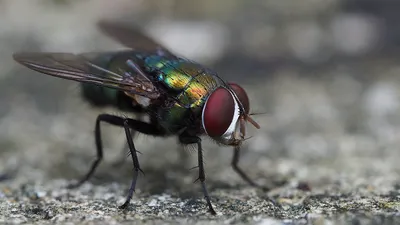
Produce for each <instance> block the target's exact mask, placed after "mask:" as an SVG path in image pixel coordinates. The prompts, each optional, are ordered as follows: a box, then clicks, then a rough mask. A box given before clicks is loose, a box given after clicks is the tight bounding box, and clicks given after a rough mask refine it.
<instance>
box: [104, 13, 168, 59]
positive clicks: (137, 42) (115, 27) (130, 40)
mask: <svg viewBox="0 0 400 225" xmlns="http://www.w3.org/2000/svg"><path fill="white" fill-rule="evenodd" d="M97 27H98V28H99V29H100V31H102V32H103V33H104V34H106V35H108V36H109V37H111V38H113V39H114V40H116V41H118V42H119V43H121V44H122V45H124V46H126V47H128V48H131V49H135V50H138V51H148V52H157V53H158V54H162V55H168V56H174V54H173V53H171V52H170V51H169V50H168V49H167V48H166V47H164V46H162V45H161V44H160V43H158V42H157V41H155V40H154V39H152V38H150V37H149V36H147V35H145V34H144V33H143V32H142V31H140V30H139V29H137V28H131V27H128V26H127V25H123V24H119V23H116V22H111V21H106V20H101V21H99V22H98V23H97Z"/></svg>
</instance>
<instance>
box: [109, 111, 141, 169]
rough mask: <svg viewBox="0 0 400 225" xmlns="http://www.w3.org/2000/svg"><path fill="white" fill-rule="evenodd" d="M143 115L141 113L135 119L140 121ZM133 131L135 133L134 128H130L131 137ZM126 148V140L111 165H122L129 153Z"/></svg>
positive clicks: (127, 144)
mask: <svg viewBox="0 0 400 225" xmlns="http://www.w3.org/2000/svg"><path fill="white" fill-rule="evenodd" d="M143 117H144V116H143V115H139V117H138V118H137V119H138V120H140V121H142V119H143ZM135 133H136V131H135V130H131V134H132V138H134V135H135ZM126 149H129V143H128V142H125V145H124V148H123V149H122V150H121V152H120V155H119V156H118V159H117V160H115V162H113V163H112V166H114V167H120V166H122V165H123V163H124V162H125V160H126V158H127V157H128V156H129V155H130V154H131V153H130V150H129V151H128V152H126Z"/></svg>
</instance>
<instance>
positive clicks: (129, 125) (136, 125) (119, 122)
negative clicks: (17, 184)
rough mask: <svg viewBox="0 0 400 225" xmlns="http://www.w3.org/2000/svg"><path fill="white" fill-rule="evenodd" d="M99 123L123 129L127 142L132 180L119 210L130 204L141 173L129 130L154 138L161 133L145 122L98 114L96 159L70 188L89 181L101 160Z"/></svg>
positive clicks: (101, 149) (101, 148) (161, 133)
mask: <svg viewBox="0 0 400 225" xmlns="http://www.w3.org/2000/svg"><path fill="white" fill-rule="evenodd" d="M100 122H106V123H109V124H112V125H115V126H119V127H124V129H125V134H126V138H127V141H128V146H129V150H130V154H131V156H132V161H133V167H134V174H133V179H132V183H131V186H130V189H129V193H128V196H127V199H126V201H125V203H124V204H123V205H121V206H120V208H126V206H128V204H129V202H130V199H131V198H132V195H133V192H134V191H135V186H136V181H137V176H138V173H139V171H142V170H141V169H140V165H139V160H138V158H137V153H136V148H135V146H134V143H133V141H132V134H131V132H130V129H132V130H135V131H137V132H140V133H143V134H148V135H155V136H158V135H163V131H160V130H159V129H158V128H157V127H156V126H155V125H152V124H149V123H146V122H142V121H139V120H134V119H129V118H123V117H119V116H114V115H109V114H100V115H99V116H98V117H97V120H96V128H95V140H96V147H97V158H96V159H95V161H94V162H93V163H92V166H91V167H90V170H89V171H88V172H87V173H86V175H85V176H84V177H83V178H82V179H80V180H79V181H78V182H77V183H76V184H73V185H70V186H69V187H70V188H74V187H78V186H80V185H81V184H83V183H84V182H86V181H87V180H88V179H90V177H91V176H92V175H93V173H94V171H95V170H96V168H97V166H98V165H99V163H100V161H101V159H102V158H103V146H102V142H101V132H100Z"/></svg>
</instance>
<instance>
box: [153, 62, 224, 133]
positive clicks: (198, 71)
mask: <svg viewBox="0 0 400 225" xmlns="http://www.w3.org/2000/svg"><path fill="white" fill-rule="evenodd" d="M145 64H146V68H147V69H148V70H149V71H152V72H155V73H156V76H157V80H158V81H159V82H161V83H162V84H163V85H164V86H165V87H167V89H169V90H170V92H171V94H172V95H173V96H174V97H175V99H176V103H174V104H173V105H172V106H171V107H170V108H169V111H168V113H166V114H165V115H163V118H162V120H163V121H165V122H166V123H168V124H169V125H170V129H172V130H175V129H173V128H179V127H180V126H179V125H180V123H182V122H183V121H182V118H183V117H184V115H185V114H186V113H188V112H189V111H191V112H192V113H195V114H199V113H201V109H202V106H203V105H204V103H205V100H206V98H207V96H208V95H209V94H210V93H211V92H212V91H213V90H214V89H215V88H216V87H217V86H218V81H217V80H216V77H215V76H214V75H213V74H212V73H211V72H209V70H207V69H206V68H204V67H202V66H200V65H198V64H196V63H193V62H190V61H187V60H185V59H177V60H167V59H165V58H162V57H160V56H150V57H147V58H146V59H145Z"/></svg>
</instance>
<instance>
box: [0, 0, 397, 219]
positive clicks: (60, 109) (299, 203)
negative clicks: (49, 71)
mask: <svg viewBox="0 0 400 225" xmlns="http://www.w3.org/2000/svg"><path fill="white" fill-rule="evenodd" d="M65 2H68V1H57V5H56V6H52V5H51V4H50V3H46V4H45V3H43V2H41V1H32V2H30V3H29V4H28V3H27V2H26V1H19V0H15V1H14V0H6V1H1V2H0V12H1V9H3V10H4V13H1V14H0V30H1V32H0V50H1V51H0V59H1V60H0V67H1V68H2V70H1V72H0V76H1V79H2V80H1V81H0V85H1V88H0V90H1V91H0V103H1V105H2V107H0V223H1V224H22V223H24V224H132V223H134V224H258V225H275V224H321V225H322V224H357V225H358V224H400V213H399V210H400V176H399V174H400V163H399V159H400V151H399V146H400V78H399V76H398V73H399V71H400V67H399V65H400V64H399V63H398V60H397V59H396V57H393V55H392V53H390V54H389V53H385V51H384V50H385V49H391V48H390V47H388V46H390V42H384V43H383V44H382V43H380V44H381V45H379V43H378V44H376V43H375V42H373V41H372V42H371V40H375V39H374V38H376V37H377V36H379V34H380V33H379V32H378V31H379V29H377V28H380V26H379V20H375V19H373V18H372V16H370V17H368V16H367V17H365V16H363V15H358V14H354V15H353V14H351V15H350V13H349V11H347V13H349V14H347V15H343V14H342V11H346V10H345V9H343V8H341V7H344V6H341V4H339V1H335V0H329V1H304V3H299V2H298V1H279V0H277V1H260V2H259V3H257V4H256V3H248V4H245V3H244V2H248V1H239V0H237V1H231V3H229V4H228V3H227V4H226V5H223V4H217V3H215V4H214V3H213V1H204V4H203V3H201V2H198V1H196V3H195V2H192V3H193V6H191V7H192V8H191V7H190V6H189V5H190V4H189V5H187V4H186V3H185V4H183V3H182V4H178V3H177V2H178V1H169V2H170V3H171V4H167V3H165V4H163V5H162V6H160V5H157V4H156V1H147V2H146V3H144V2H142V1H125V0H119V1H116V2H118V3H115V4H114V3H113V4H109V1H106V0H104V1H100V0H96V1H94V0H93V1H85V2H79V3H78V2H74V3H71V5H68V4H66V3H65ZM166 2H167V1H166ZM283 2H284V3H283ZM352 2H353V3H352V4H353V5H352V7H353V9H354V7H355V8H356V9H357V7H358V6H357V4H356V3H355V2H357V1H352ZM383 2H386V1H383ZM26 4H28V5H26ZM65 4H66V5H65ZM258 4H259V5H258ZM365 4H366V5H368V4H372V3H371V1H366V3H365ZM49 5H50V6H49ZM305 5H306V6H305ZM350 5H351V4H350ZM361 5H362V4H361ZM339 6H340V7H339ZM350 8H351V7H350ZM360 8H362V7H360ZM366 8H367V9H371V7H369V8H368V7H366ZM389 8H390V7H389ZM167 9H168V10H167ZM195 9H197V10H195ZM262 9H268V13H267V14H265V13H264V11H263V10H262ZM383 9H387V8H385V7H383V3H382V10H383ZM152 10H153V12H160V13H161V14H157V13H153V14H149V12H152ZM257 10H259V11H257ZM372 11H373V10H372ZM383 11H384V10H383ZM17 12H19V13H17ZM172 12H174V13H176V15H179V16H180V17H179V16H176V18H175V20H177V21H186V20H187V21H189V20H190V19H193V18H194V19H197V20H199V21H200V22H199V23H193V24H191V25H190V24H189V25H190V26H189V27H187V26H186V25H187V24H186V25H185V24H180V23H178V24H176V23H173V22H171V21H169V22H168V20H167V19H165V18H174V17H173V16H172V15H173V14H172ZM257 12H258V14H257ZM290 12H292V13H290ZM294 12H295V13H294ZM24 13H25V14H24ZM124 13H125V14H127V15H126V16H122V15H123V14H124ZM20 14H24V15H25V17H24V18H23V19H22V18H21V17H20V16H17V15H20ZM115 15H118V17H122V18H125V19H124V20H125V21H127V20H131V21H133V20H134V19H135V20H137V21H139V22H138V23H140V21H143V24H144V25H143V26H145V27H146V21H148V19H149V17H150V15H154V18H158V19H159V21H163V22H164V23H162V26H161V27H162V28H163V29H166V30H174V31H180V32H181V33H179V34H180V35H181V36H182V37H187V38H188V39H190V40H192V39H191V37H193V38H195V36H190V35H189V36H185V35H188V34H187V33H188V30H187V29H189V30H190V29H191V27H195V28H196V29H192V30H191V31H193V32H197V31H199V30H201V31H204V32H203V33H207V35H209V36H201V37H202V38H200V39H199V41H203V42H204V43H202V45H201V46H205V47H204V48H203V49H200V50H202V51H201V53H200V50H199V49H195V48H190V46H191V45H185V44H186V43H183V42H182V43H179V42H177V41H175V42H174V40H176V38H179V37H180V36H179V35H178V36H176V38H170V37H174V36H168V38H166V39H165V40H166V42H167V43H168V42H169V43H171V45H173V46H174V45H175V46H176V48H177V51H178V52H180V48H181V49H182V48H184V49H183V50H185V51H186V52H187V53H188V54H189V55H191V56H193V57H194V58H196V57H197V59H201V61H202V62H203V61H204V62H206V63H207V64H208V65H210V66H212V67H213V68H216V69H217V71H219V72H220V73H221V76H222V77H224V78H226V79H229V80H235V81H237V82H240V83H241V84H242V85H243V87H244V88H245V89H246V90H248V94H249V96H250V99H251V107H252V109H253V110H254V112H265V113H266V114H264V115H258V116H255V120H256V121H257V122H258V123H259V124H260V125H261V129H260V130H255V129H254V128H251V126H249V128H248V130H249V132H250V134H249V135H253V138H251V139H249V140H248V141H247V142H246V144H245V145H244V146H243V151H242V157H241V162H240V166H241V167H242V168H243V170H245V171H246V172H247V173H248V174H249V176H251V177H252V178H254V180H255V181H256V182H258V183H260V184H262V185H265V186H268V187H270V188H271V190H270V191H269V192H264V191H262V190H258V189H256V188H252V187H250V186H249V185H247V184H246V183H245V182H243V181H242V180H241V179H240V178H239V176H238V175H237V174H236V173H235V172H234V171H233V170H232V168H231V167H230V160H231V157H232V150H231V149H230V148H222V147H218V146H216V145H214V144H213V143H212V142H211V141H209V140H207V139H204V146H203V147H204V154H205V163H206V165H205V167H206V176H207V181H206V182H207V187H208V189H209V192H210V195H211V198H212V202H213V205H214V207H215V209H216V211H217V213H218V215H216V216H211V215H209V214H208V213H207V209H206V205H205V201H204V199H203V195H202V192H201V188H200V185H199V184H198V183H193V182H194V180H195V179H196V178H197V170H196V169H192V170H190V168H192V167H194V166H196V162H197V158H196V156H197V154H196V152H195V149H194V148H193V147H191V148H189V149H187V150H185V151H182V149H181V148H180V147H178V146H177V145H176V139H175V138H168V139H166V140H164V139H160V138H152V137H147V136H144V135H138V136H137V137H135V141H136V142H135V144H136V146H137V148H138V150H139V151H140V152H141V153H142V154H139V159H140V163H141V166H142V169H143V170H144V172H145V175H144V176H143V175H140V176H139V180H138V185H137V191H136V193H135V194H134V197H133V199H132V202H131V205H130V206H129V208H128V209H127V210H125V211H121V210H119V209H118V208H117V207H118V206H119V205H120V204H122V203H123V201H124V199H125V196H126V194H127V191H128V188H129V184H130V182H131V176H132V173H131V172H132V163H131V161H130V160H129V158H126V160H125V161H123V162H119V161H118V160H119V159H120V157H121V156H123V154H126V152H127V149H126V148H125V135H124V133H123V130H122V129H119V128H115V127H112V126H108V125H104V126H103V138H104V148H105V149H104V150H105V155H104V160H103V161H102V163H101V164H100V166H99V168H98V170H97V172H96V173H95V176H94V177H93V178H92V179H91V180H90V181H89V182H88V183H86V184H84V185H83V186H81V187H80V188H78V189H74V190H69V189H66V185H67V184H69V183H71V182H73V181H75V180H76V179H78V178H80V177H81V176H82V175H83V174H84V173H85V172H86V171H87V170H88V169H89V166H90V163H91V162H92V160H93V159H94V155H95V150H94V149H95V147H94V138H93V129H94V122H95V119H96V115H97V114H99V113H101V112H108V113H113V114H117V115H121V113H120V112H116V111H115V110H113V109H110V108H107V109H93V108H91V107H90V106H89V105H88V104H86V103H85V102H83V101H82V99H81V98H80V97H79V94H80V92H79V85H78V84H77V83H75V82H70V81H64V80H61V79H57V78H52V77H47V76H44V75H40V74H38V73H34V72H32V71H29V70H27V69H25V68H22V67H21V66H18V65H17V64H15V63H14V62H13V61H12V59H11V54H12V52H14V51H20V50H42V51H50V50H52V51H53V50H54V51H55V50H57V51H88V50H93V49H104V48H106V49H114V48H115V47H116V46H118V45H116V44H115V43H113V44H112V43H110V41H109V40H106V39H102V38H101V36H100V34H98V33H95V32H94V29H93V24H94V22H95V21H96V20H97V19H98V18H102V17H108V16H114V17H116V16H115ZM257 15H258V16H257ZM321 15H324V17H323V18H321ZM267 17H268V18H267ZM26 18H29V20H27V19H26ZM140 18H141V20H140ZM202 18H208V19H209V20H212V21H219V22H220V23H224V24H225V25H224V26H226V27H229V29H228V30H229V31H230V32H232V33H229V35H228V37H230V38H228V40H229V41H228V40H226V41H222V42H221V43H225V42H226V43H225V44H226V45H227V46H229V47H228V48H226V49H218V46H219V45H215V43H217V42H218V41H221V40H223V39H221V37H226V36H223V35H222V36H221V34H222V33H221V29H219V28H220V27H219V26H220V25H215V24H214V25H210V24H208V23H207V22H206V21H202ZM322 19H324V21H331V22H332V23H326V24H328V25H326V24H325V25H326V26H325V25H321V24H318V21H321V20H322ZM266 21H268V22H266ZM371 21H372V22H371ZM377 21H378V22H377ZM78 22H79V23H78ZM155 23H157V22H155ZM201 24H205V25H204V26H203V25H201ZM149 26H150V25H149ZM329 26H332V27H333V29H332V30H330V31H333V32H334V33H333V35H332V33H329V32H328V31H327V30H326V29H327V27H329ZM260 27H261V28H263V29H260ZM332 27H331V28H332ZM349 27H350V28H352V29H349ZM67 28H68V29H67ZM157 29H159V28H154V30H153V32H155V33H157ZM280 29H281V30H280ZM150 30H151V29H150ZM164 31H165V30H161V31H160V30H158V32H164ZM302 31H307V32H302ZM352 31H354V32H353V33H352ZM335 32H337V33H335ZM374 32H378V34H376V33H374ZM393 32H394V31H393ZM348 33H351V34H352V35H356V37H359V38H358V39H357V40H358V41H354V38H353V39H352V37H353V36H351V35H348V36H346V34H348ZM234 34H235V35H234ZM236 34H237V36H236ZM224 35H226V34H224ZM285 35H286V36H285ZM321 35H322V36H321ZM357 35H358V36H357ZM368 35H369V36H368ZM232 36H233V37H234V38H232ZM236 37H237V38H236ZM244 37H245V38H244ZM329 38H332V39H329ZM193 40H194V39H193ZM196 40H197V39H196ZM207 40H214V42H207ZM309 40H311V41H309ZM343 40H348V42H344V41H343ZM352 41H353V42H352ZM218 43H220V42H218ZM373 43H375V44H376V45H373ZM183 46H184V47H183ZM374 46H381V47H382V46H383V47H382V48H374ZM374 49H375V50H374ZM376 49H380V50H376ZM392 49H395V46H394V47H393V48H392ZM196 51H197V52H199V53H198V55H196ZM207 53H209V54H210V56H209V58H207V57H206V56H207ZM126 116H130V115H126Z"/></svg>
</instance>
